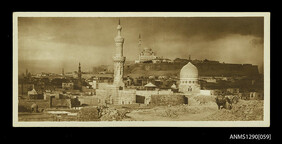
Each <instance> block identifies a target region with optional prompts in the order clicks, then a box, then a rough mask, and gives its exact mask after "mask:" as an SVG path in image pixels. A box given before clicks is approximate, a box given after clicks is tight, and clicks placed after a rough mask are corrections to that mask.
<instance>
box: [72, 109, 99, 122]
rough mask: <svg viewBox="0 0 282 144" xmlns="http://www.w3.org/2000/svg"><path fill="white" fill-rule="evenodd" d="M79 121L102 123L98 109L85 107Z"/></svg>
mask: <svg viewBox="0 0 282 144" xmlns="http://www.w3.org/2000/svg"><path fill="white" fill-rule="evenodd" d="M77 118H78V120H79V121H100V113H99V109H98V107H84V108H82V109H80V111H79V112H78V114H77Z"/></svg>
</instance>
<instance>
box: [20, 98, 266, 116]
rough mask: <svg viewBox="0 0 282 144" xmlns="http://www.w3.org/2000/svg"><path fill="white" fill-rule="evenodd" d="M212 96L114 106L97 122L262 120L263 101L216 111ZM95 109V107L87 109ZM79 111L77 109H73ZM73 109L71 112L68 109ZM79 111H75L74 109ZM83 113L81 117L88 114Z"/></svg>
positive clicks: (241, 101) (40, 114)
mask: <svg viewBox="0 0 282 144" xmlns="http://www.w3.org/2000/svg"><path fill="white" fill-rule="evenodd" d="M213 100H214V98H212V97H192V98H190V99H189V102H188V104H186V105H176V106H146V105H139V104H134V105H116V106H110V107H108V108H105V109H103V110H102V111H101V117H100V118H98V119H97V120H98V121H262V120H263V100H239V101H238V103H236V104H233V105H232V109H231V110H227V109H221V110H218V107H217V105H216V103H215V102H214V101H213ZM89 110H90V111H93V110H96V108H95V107H93V108H91V107H90V109H89ZM75 111H77V112H78V111H81V110H75ZM72 112H73V111H72ZM78 113H79V112H78ZM91 114H92V113H90V112H87V113H86V114H84V115H82V116H84V117H85V116H89V115H91ZM19 121H92V119H89V120H88V119H84V120H81V119H79V118H78V117H77V116H73V115H59V116H56V115H54V114H48V113H46V112H43V113H27V112H22V113H19Z"/></svg>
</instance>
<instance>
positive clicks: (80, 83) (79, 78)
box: [77, 62, 82, 91]
mask: <svg viewBox="0 0 282 144" xmlns="http://www.w3.org/2000/svg"><path fill="white" fill-rule="evenodd" d="M77 76H78V83H77V86H78V89H79V90H80V91H81V90H82V81H81V67H80V62H79V65H78V73H77Z"/></svg>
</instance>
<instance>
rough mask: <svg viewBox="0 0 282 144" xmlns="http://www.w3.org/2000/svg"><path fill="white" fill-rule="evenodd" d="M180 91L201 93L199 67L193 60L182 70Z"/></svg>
mask: <svg viewBox="0 0 282 144" xmlns="http://www.w3.org/2000/svg"><path fill="white" fill-rule="evenodd" d="M179 92H183V93H199V92H200V85H199V82H198V69H197V67H196V66H194V65H193V64H192V63H191V62H189V63H188V64H186V65H185V66H183V67H182V69H181V70H180V84H179Z"/></svg>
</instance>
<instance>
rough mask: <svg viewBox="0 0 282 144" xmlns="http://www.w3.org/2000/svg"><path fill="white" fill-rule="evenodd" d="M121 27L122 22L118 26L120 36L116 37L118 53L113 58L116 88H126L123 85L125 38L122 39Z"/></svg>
mask: <svg viewBox="0 0 282 144" xmlns="http://www.w3.org/2000/svg"><path fill="white" fill-rule="evenodd" d="M121 29H122V27H121V25H120V20H119V23H118V26H117V30H118V34H117V36H116V37H115V43H116V53H115V55H114V56H113V60H114V86H116V87H124V83H123V67H124V62H125V57H124V56H123V43H124V38H123V37H121Z"/></svg>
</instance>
